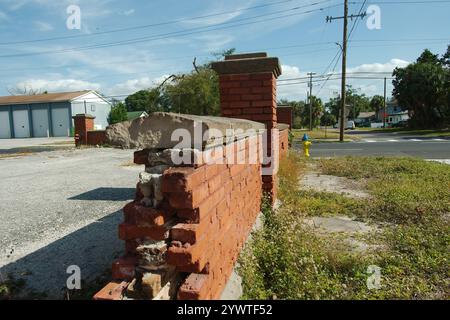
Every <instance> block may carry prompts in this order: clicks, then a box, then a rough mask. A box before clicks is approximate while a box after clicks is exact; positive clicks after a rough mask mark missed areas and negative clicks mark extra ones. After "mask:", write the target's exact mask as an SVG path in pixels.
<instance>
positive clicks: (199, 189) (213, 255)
mask: <svg viewBox="0 0 450 320" xmlns="http://www.w3.org/2000/svg"><path fill="white" fill-rule="evenodd" d="M244 145H245V146H246V148H245V149H244V150H246V151H247V150H248V144H244ZM235 152H236V154H237V153H238V152H239V150H238V148H236V151H235ZM174 177H177V179H174ZM261 188H262V178H261V165H260V164H259V163H257V164H229V165H225V164H211V165H205V166H202V167H199V168H196V169H193V168H171V169H169V170H167V171H166V173H165V174H164V176H163V190H164V192H165V196H166V197H167V198H168V199H169V202H170V204H171V205H172V206H174V208H175V209H176V214H177V218H178V219H179V221H180V223H179V224H177V225H175V226H174V227H173V228H172V229H171V230H170V238H171V240H172V243H174V244H175V243H181V245H172V246H171V247H169V250H168V253H167V263H168V264H170V265H174V266H176V267H177V270H178V271H180V272H187V273H191V274H190V275H189V276H188V277H187V278H186V280H185V281H184V283H183V284H182V285H181V287H180V289H179V291H178V298H179V299H217V298H219V297H220V295H221V293H222V290H223V288H224V286H225V284H226V282H227V281H228V278H229V276H230V274H231V272H232V269H233V266H234V264H235V262H236V260H237V258H238V256H239V253H240V251H241V249H242V246H243V245H244V243H245V241H246V239H247V237H248V234H249V232H250V230H251V228H252V226H253V224H254V223H255V220H256V217H257V215H258V213H259V212H260V203H261Z"/></svg>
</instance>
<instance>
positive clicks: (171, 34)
mask: <svg viewBox="0 0 450 320" xmlns="http://www.w3.org/2000/svg"><path fill="white" fill-rule="evenodd" d="M314 5H316V4H309V5H304V6H298V7H295V8H290V9H287V10H281V11H277V12H273V13H268V14H263V15H259V16H253V17H249V18H243V19H238V20H235V21H230V22H223V23H217V24H212V25H209V26H205V27H197V28H191V29H187V30H181V31H174V32H169V33H163V34H156V35H152V36H145V37H139V38H133V39H128V40H122V41H115V42H108V43H102V44H92V45H88V46H80V47H72V48H65V49H60V50H48V51H41V52H30V53H21V54H9V55H2V56H0V58H12V57H25V56H34V55H44V54H55V53H64V52H71V51H83V50H92V49H98V48H107V47H113V46H120V45H127V44H135V43H141V42H148V41H156V40H163V39H168V38H174V37H182V36H187V35H192V34H198V33H204V32H211V31H217V30H224V29H229V28H235V27H239V26H244V25H251V24H254V23H261V22H267V21H272V20H277V19H281V18H287V17H291V16H296V15H303V14H309V13H313V12H317V11H322V10H324V9H326V8H331V7H337V6H341V4H337V5H330V6H328V7H322V8H317V9H311V10H307V11H301V12H296V13H291V14H286V15H281V16H277V17H272V18H265V19H262V20H257V21H251V22H244V23H238V24H232V23H236V22H239V21H248V20H252V19H257V18H261V17H266V16H268V15H274V14H278V13H283V12H290V11H296V10H299V9H302V8H305V7H310V6H314ZM229 24H232V25H229ZM213 27H216V28H213Z"/></svg>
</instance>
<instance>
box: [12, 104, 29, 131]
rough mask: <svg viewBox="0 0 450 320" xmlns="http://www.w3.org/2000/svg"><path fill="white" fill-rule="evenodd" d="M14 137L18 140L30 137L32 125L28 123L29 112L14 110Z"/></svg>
mask: <svg viewBox="0 0 450 320" xmlns="http://www.w3.org/2000/svg"><path fill="white" fill-rule="evenodd" d="M13 120H14V136H15V137H16V138H29V137H30V123H29V122H28V110H14V111H13Z"/></svg>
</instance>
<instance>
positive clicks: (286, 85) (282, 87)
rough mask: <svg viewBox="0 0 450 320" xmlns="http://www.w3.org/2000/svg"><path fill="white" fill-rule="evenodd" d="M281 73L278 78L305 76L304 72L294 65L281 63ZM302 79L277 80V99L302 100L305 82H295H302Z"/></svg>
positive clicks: (304, 93) (304, 94) (304, 92)
mask: <svg viewBox="0 0 450 320" xmlns="http://www.w3.org/2000/svg"><path fill="white" fill-rule="evenodd" d="M281 69H282V75H281V76H280V78H279V79H278V80H284V79H293V78H304V77H306V72H301V71H300V69H299V68H298V67H296V66H289V65H282V66H281ZM304 81H305V80H304V79H298V80H292V81H278V88H277V95H278V99H279V100H280V99H283V98H284V99H289V100H304V99H305V96H306V91H307V90H308V86H307V84H306V83H300V84H298V83H296V82H304Z"/></svg>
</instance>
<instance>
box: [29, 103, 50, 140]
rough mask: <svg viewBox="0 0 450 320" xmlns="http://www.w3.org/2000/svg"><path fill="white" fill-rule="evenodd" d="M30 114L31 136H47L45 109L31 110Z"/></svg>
mask: <svg viewBox="0 0 450 320" xmlns="http://www.w3.org/2000/svg"><path fill="white" fill-rule="evenodd" d="M31 115H32V116H33V136H34V137H48V135H49V132H48V115H47V109H36V110H32V111H31Z"/></svg>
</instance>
